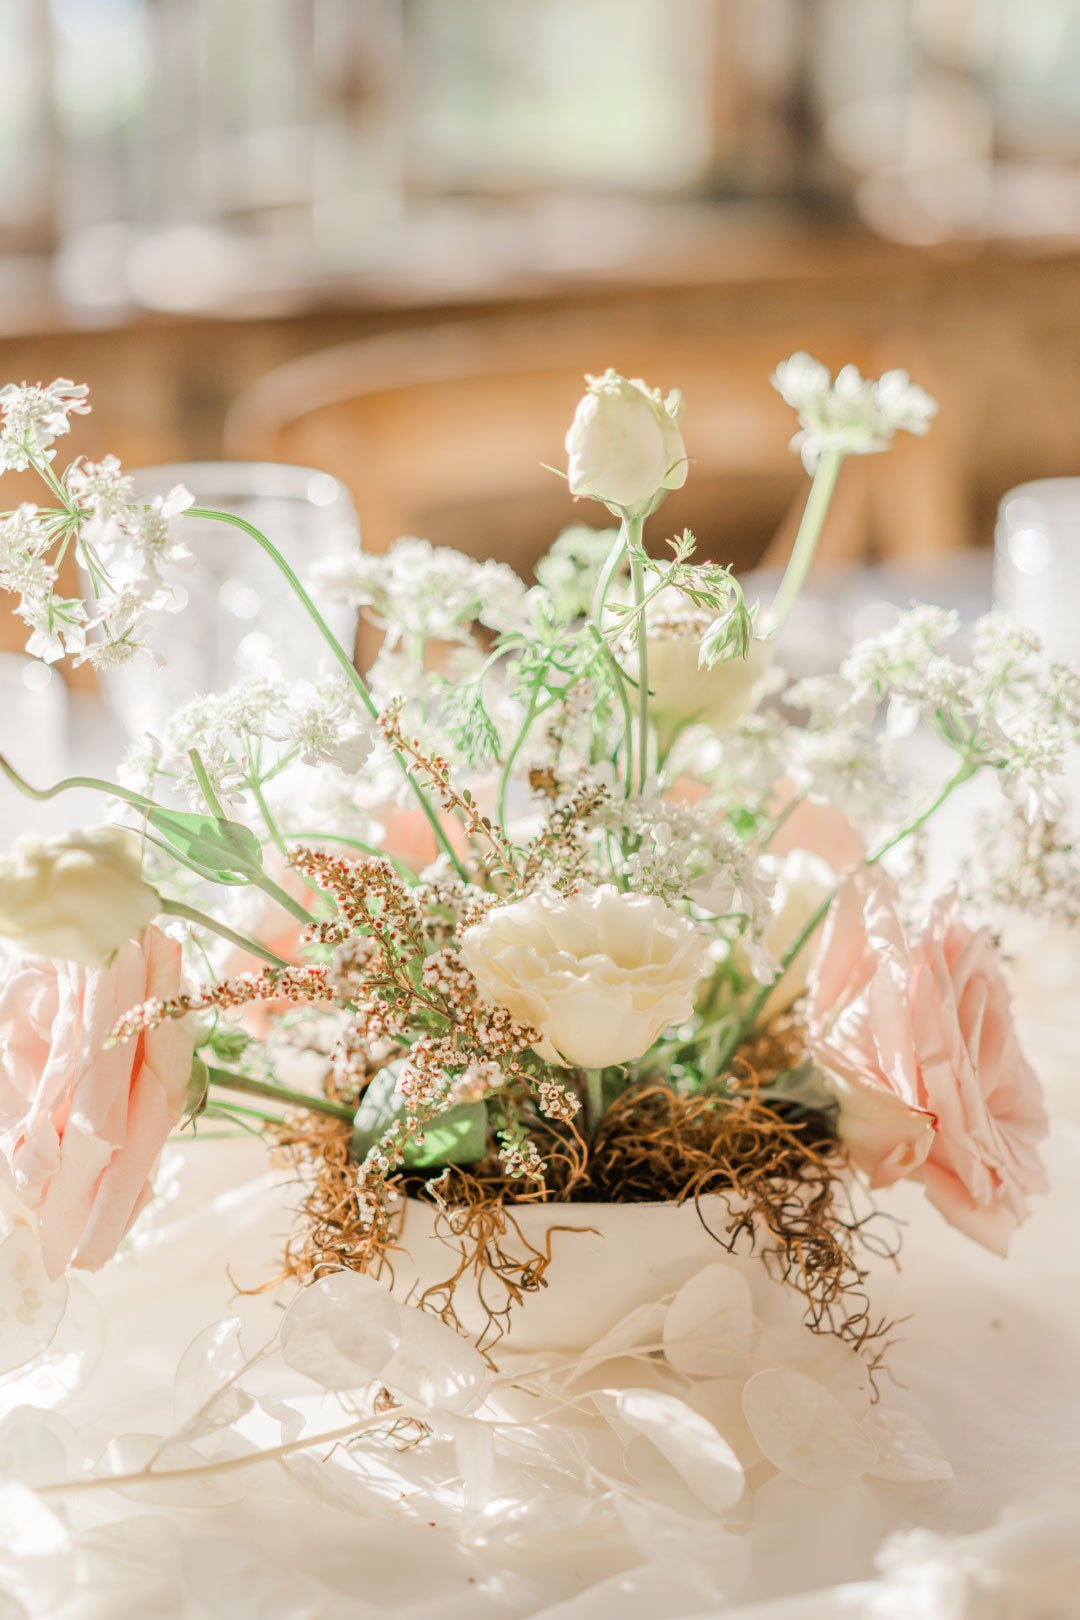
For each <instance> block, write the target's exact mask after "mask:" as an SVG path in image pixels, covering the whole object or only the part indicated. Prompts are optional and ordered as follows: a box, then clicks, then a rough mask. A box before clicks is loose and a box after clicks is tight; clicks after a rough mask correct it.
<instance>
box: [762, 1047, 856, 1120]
mask: <svg viewBox="0 0 1080 1620" xmlns="http://www.w3.org/2000/svg"><path fill="white" fill-rule="evenodd" d="M758 1099H759V1101H761V1102H766V1103H770V1104H772V1105H773V1106H774V1107H775V1106H776V1105H777V1104H783V1103H788V1104H790V1105H791V1106H792V1107H794V1108H796V1109H798V1110H799V1111H800V1112H803V1113H809V1114H823V1115H824V1116H825V1118H826V1119H828V1120H830V1121H834V1120H835V1118H836V1115H837V1114H838V1112H839V1104H838V1102H837V1100H836V1097H835V1096H834V1095H833V1093H832V1092H831V1091H829V1090H827V1089H826V1086H825V1082H824V1080H823V1079H822V1076H821V1074H820V1073H819V1071H818V1070H817V1069H816V1068H815V1067H814V1065H813V1063H812V1062H811V1061H810V1059H809V1058H807V1060H806V1062H805V1063H801V1064H800V1065H799V1067H798V1068H797V1069H785V1070H784V1071H783V1073H782V1074H778V1075H777V1076H776V1077H775V1079H773V1080H771V1081H770V1082H769V1084H768V1085H767V1086H763V1087H762V1089H761V1090H760V1091H759V1092H758Z"/></svg>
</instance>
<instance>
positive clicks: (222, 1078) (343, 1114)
mask: <svg viewBox="0 0 1080 1620" xmlns="http://www.w3.org/2000/svg"><path fill="white" fill-rule="evenodd" d="M206 1075H207V1079H208V1080H209V1082H210V1084H211V1085H214V1086H221V1087H222V1089H223V1090H225V1091H243V1092H247V1093H249V1094H250V1095H251V1096H253V1097H271V1098H273V1099H274V1101H275V1102H280V1103H288V1104H290V1105H291V1106H292V1107H294V1108H307V1109H310V1110H311V1112H312V1113H314V1114H329V1115H330V1116H331V1118H333V1119H343V1120H346V1121H347V1122H348V1123H349V1124H350V1125H351V1124H352V1121H353V1117H354V1115H355V1113H356V1109H355V1108H350V1107H349V1106H348V1104H346V1103H336V1102H331V1101H330V1099H329V1097H312V1096H310V1095H309V1094H308V1092H306V1091H294V1090H293V1089H292V1088H291V1087H290V1086H278V1085H275V1084H274V1083H273V1081H271V1080H256V1079H254V1078H253V1077H252V1076H251V1075H249V1074H234V1073H233V1072H232V1070H231V1069H212V1068H209V1067H208V1068H207V1071H206Z"/></svg>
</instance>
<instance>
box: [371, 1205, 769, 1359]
mask: <svg viewBox="0 0 1080 1620" xmlns="http://www.w3.org/2000/svg"><path fill="white" fill-rule="evenodd" d="M700 1205H701V1214H700V1215H699V1214H698V1210H697V1208H696V1207H695V1205H694V1204H693V1202H689V1203H686V1204H514V1205H510V1206H509V1207H508V1208H507V1210H506V1212H505V1214H506V1228H505V1231H504V1232H503V1233H502V1234H501V1235H500V1236H499V1237H498V1239H497V1244H498V1248H499V1250H500V1252H501V1254H502V1255H503V1256H505V1257H508V1258H511V1259H514V1260H522V1261H525V1260H529V1259H530V1258H535V1256H536V1255H537V1254H540V1255H544V1254H546V1253H547V1252H549V1245H550V1254H551V1263H550V1265H548V1266H547V1267H546V1268H545V1270H544V1274H543V1278H542V1281H541V1283H540V1285H539V1286H538V1287H537V1288H535V1289H530V1290H529V1291H527V1292H526V1293H525V1295H524V1297H523V1298H522V1299H520V1300H518V1301H517V1302H516V1303H513V1304H511V1306H510V1314H509V1319H508V1322H507V1327H508V1333H507V1334H506V1335H505V1336H504V1337H503V1339H501V1340H500V1343H501V1344H503V1345H504V1346H505V1347H506V1348H510V1349H512V1350H514V1351H515V1352H517V1351H526V1352H536V1351H542V1352H550V1351H580V1350H583V1349H585V1348H586V1347H587V1346H588V1345H590V1344H593V1343H594V1342H595V1341H596V1340H597V1339H599V1338H601V1337H602V1336H603V1334H605V1333H606V1332H608V1330H609V1329H610V1328H612V1327H614V1326H615V1324H616V1322H618V1321H619V1320H620V1319H621V1318H622V1317H624V1316H626V1315H627V1314H628V1312H630V1311H632V1310H633V1309H634V1308H635V1307H636V1306H638V1305H644V1304H648V1303H651V1302H652V1301H654V1300H657V1299H660V1298H661V1297H662V1296H663V1295H664V1294H668V1293H671V1292H673V1291H674V1290H675V1289H677V1288H680V1287H681V1286H682V1284H683V1283H684V1282H686V1281H688V1279H689V1278H690V1277H692V1276H694V1274H695V1273H696V1272H698V1271H700V1270H701V1268H702V1267H703V1266H707V1265H709V1264H711V1263H713V1262H715V1261H723V1262H725V1263H726V1264H729V1265H736V1266H738V1267H739V1269H740V1270H743V1271H745V1273H746V1275H747V1277H748V1278H750V1279H755V1278H760V1277H761V1275H762V1272H763V1265H762V1261H761V1259H760V1258H759V1257H756V1256H754V1255H752V1254H751V1252H750V1243H749V1239H748V1238H747V1237H746V1236H743V1237H741V1238H740V1241H739V1244H738V1250H737V1253H736V1254H734V1255H732V1254H729V1252H728V1250H727V1249H726V1248H725V1247H724V1246H723V1244H722V1243H719V1242H718V1241H717V1238H716V1237H713V1236H712V1235H711V1233H710V1231H709V1230H707V1229H706V1226H705V1225H704V1224H703V1220H702V1217H704V1221H705V1222H707V1223H708V1226H709V1227H710V1228H711V1229H712V1232H715V1233H716V1234H717V1235H718V1236H719V1237H720V1238H725V1239H726V1237H727V1232H728V1227H729V1226H730V1225H731V1223H732V1216H733V1212H734V1210H735V1208H736V1205H734V1204H733V1203H732V1202H731V1201H730V1200H729V1199H728V1198H727V1196H726V1195H725V1194H723V1193H710V1194H707V1195H706V1196H705V1197H703V1198H702V1199H701V1201H700ZM738 1207H739V1208H741V1207H742V1206H741V1205H739V1206H738ZM399 1243H400V1247H399V1248H395V1249H394V1250H393V1251H392V1252H391V1254H390V1257H389V1258H390V1262H391V1264H392V1266H393V1294H394V1297H395V1298H396V1299H400V1300H403V1301H404V1300H406V1299H407V1300H409V1301H410V1302H411V1303H413V1304H415V1303H417V1302H418V1300H419V1298H420V1296H421V1295H422V1294H423V1293H424V1292H425V1291H426V1290H428V1289H437V1288H440V1287H441V1285H444V1284H447V1283H448V1282H449V1280H450V1278H452V1277H453V1276H454V1273H455V1272H456V1271H457V1270H458V1267H459V1265H460V1264H461V1260H462V1250H463V1248H464V1247H465V1246H466V1244H468V1247H469V1249H471V1247H472V1244H471V1242H470V1241H469V1240H468V1239H460V1240H459V1239H457V1238H455V1237H454V1236H453V1235H452V1233H450V1232H449V1230H448V1223H447V1221H446V1219H445V1217H440V1215H439V1214H438V1212H437V1211H436V1210H435V1209H434V1208H433V1207H432V1206H431V1205H430V1204H428V1203H426V1202H424V1201H422V1200H419V1199H415V1198H409V1199H407V1200H406V1202H405V1210H404V1217H403V1220H402V1225H401V1232H400V1237H399ZM481 1296H482V1297H481ZM507 1301H508V1294H507V1290H506V1288H505V1285H504V1284H503V1283H502V1282H500V1280H499V1278H498V1276H497V1275H496V1274H495V1273H493V1272H491V1271H489V1270H487V1269H485V1270H483V1272H482V1273H481V1276H480V1277H479V1279H478V1278H477V1275H476V1273H475V1272H474V1271H473V1270H472V1269H469V1270H466V1271H465V1272H464V1274H463V1275H462V1276H461V1277H459V1278H458V1280H457V1282H456V1283H455V1285H454V1290H453V1307H454V1312H455V1314H456V1316H457V1319H458V1322H459V1323H460V1325H461V1327H462V1328H463V1329H464V1330H465V1332H467V1333H468V1334H469V1335H470V1336H471V1337H473V1338H479V1337H480V1336H481V1334H483V1333H485V1330H486V1338H485V1344H487V1343H490V1341H491V1339H492V1336H493V1332H494V1333H495V1334H497V1332H498V1328H497V1327H496V1328H495V1329H494V1330H492V1328H491V1327H490V1325H489V1313H491V1312H494V1313H497V1312H499V1311H501V1310H503V1309H505V1307H506V1305H507ZM431 1303H435V1301H434V1300H433V1301H431ZM438 1303H440V1304H441V1303H442V1301H441V1300H439V1301H438Z"/></svg>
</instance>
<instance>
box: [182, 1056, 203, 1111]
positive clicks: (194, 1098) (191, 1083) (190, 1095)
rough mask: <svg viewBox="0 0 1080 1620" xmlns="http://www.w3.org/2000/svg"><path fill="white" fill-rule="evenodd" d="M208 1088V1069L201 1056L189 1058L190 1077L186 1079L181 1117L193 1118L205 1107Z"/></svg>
mask: <svg viewBox="0 0 1080 1620" xmlns="http://www.w3.org/2000/svg"><path fill="white" fill-rule="evenodd" d="M209 1089H210V1071H209V1069H208V1068H207V1067H206V1064H205V1063H204V1062H203V1060H202V1058H201V1057H198V1056H196V1057H193V1058H192V1060H191V1078H190V1079H189V1080H188V1088H187V1096H186V1097H185V1098H184V1112H183V1114H182V1115H181V1116H180V1117H181V1119H194V1118H195V1117H196V1115H198V1114H201V1113H202V1111H203V1109H204V1108H205V1107H206V1097H207V1092H208V1091H209Z"/></svg>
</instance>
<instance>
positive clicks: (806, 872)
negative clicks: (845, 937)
mask: <svg viewBox="0 0 1080 1620" xmlns="http://www.w3.org/2000/svg"><path fill="white" fill-rule="evenodd" d="M762 865H765V866H768V867H771V869H772V870H773V872H774V873H775V875H776V888H775V889H774V890H773V906H774V910H775V918H774V921H773V924H772V927H771V928H770V929H769V931H768V933H767V934H766V935H765V939H764V944H765V948H766V950H767V951H769V953H770V954H771V955H772V956H773V957H775V959H776V961H777V962H778V963H779V962H782V961H783V959H784V957H785V956H786V955H787V953H788V951H789V950H790V949H791V947H792V946H793V945H794V943H795V941H796V940H797V939H798V937H799V935H800V934H801V933H802V931H803V929H804V928H805V927H806V925H807V923H808V922H809V921H810V919H811V917H812V916H813V915H814V913H815V912H816V911H817V910H818V909H819V908H820V907H821V905H822V903H823V902H824V901H825V900H827V899H828V898H829V896H830V895H831V894H832V893H833V892H834V890H835V888H836V873H835V872H834V871H833V869H832V867H831V866H830V865H829V863H828V861H823V860H822V858H821V856H820V855H814V854H812V853H811V852H810V850H808V849H792V850H789V851H788V853H787V854H786V855H783V856H781V857H779V858H776V857H773V856H768V855H765V856H763V857H762ZM822 920H823V921H824V919H822ZM816 951H817V932H816V931H815V934H813V935H811V937H810V938H809V939H808V940H807V941H806V944H805V945H804V946H803V947H802V949H801V950H800V951H799V953H798V954H797V955H796V956H795V957H794V958H793V960H792V961H791V962H789V963H788V965H787V967H786V968H785V969H784V972H783V975H782V977H781V978H780V979H779V980H778V982H777V983H776V984H774V985H773V988H772V990H771V991H770V993H769V997H768V999H767V1001H766V1002H765V1005H764V1006H763V1007H762V1009H761V1012H760V1013H759V1015H758V1021H759V1023H760V1024H761V1025H763V1026H764V1025H766V1024H769V1023H771V1022H772V1020H773V1019H774V1018H778V1017H779V1016H780V1014H781V1013H783V1012H787V1010H788V1008H789V1007H790V1006H791V1005H792V1003H793V1002H795V1001H798V999H799V997H800V996H801V995H803V994H805V991H806V987H807V984H808V982H809V978H810V969H811V967H812V966H813V962H814V957H815V954H816ZM732 955H733V959H734V961H735V964H736V966H738V967H739V968H740V970H741V971H743V972H745V971H747V969H746V963H747V957H746V953H745V951H744V950H743V947H742V945H741V944H736V946H735V948H734V950H733V953H732Z"/></svg>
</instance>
